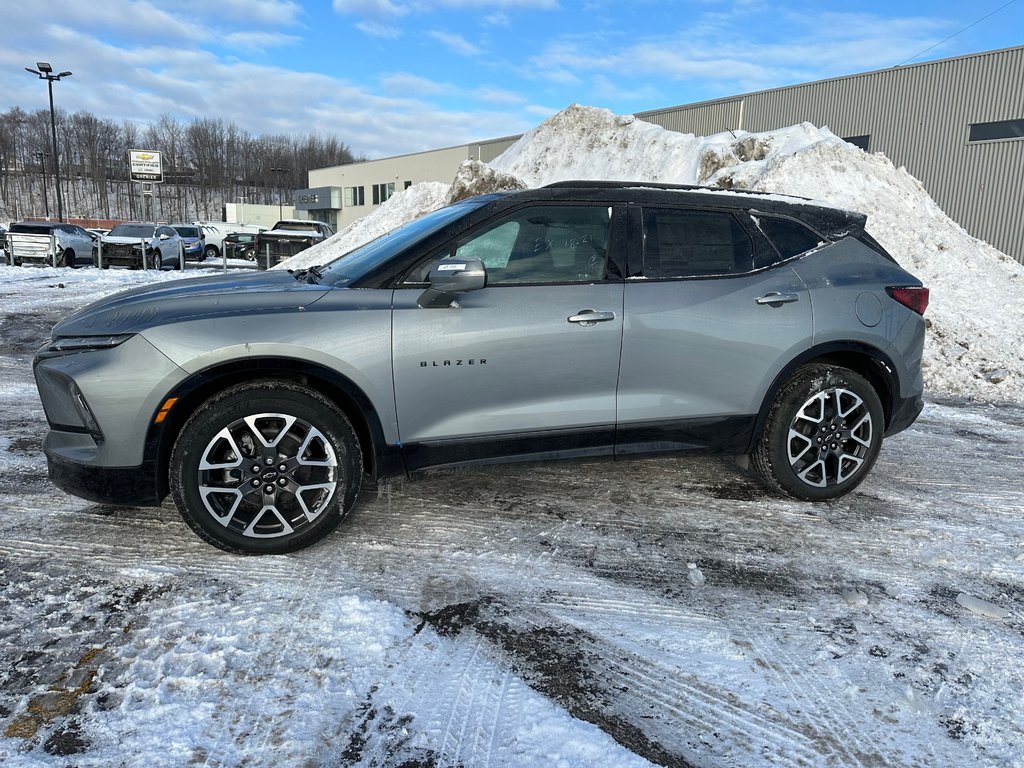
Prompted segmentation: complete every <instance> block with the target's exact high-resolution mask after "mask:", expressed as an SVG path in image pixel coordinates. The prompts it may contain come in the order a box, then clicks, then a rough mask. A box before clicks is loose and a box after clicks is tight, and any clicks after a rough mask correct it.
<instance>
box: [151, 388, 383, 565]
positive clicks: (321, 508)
mask: <svg viewBox="0 0 1024 768" xmlns="http://www.w3.org/2000/svg"><path fill="white" fill-rule="evenodd" d="M247 419H248V421H246V420H247ZM289 419H293V421H291V422H289V421H288V420H289ZM257 432H258V433H259V435H262V437H259V436H258V435H257ZM268 441H269V442H268ZM236 451H237V452H236ZM238 454H241V458H239V456H238ZM204 464H205V466H204ZM362 475H363V459H362V453H361V452H360V449H359V441H358V439H357V438H356V435H355V432H354V430H353V429H352V425H351V424H350V423H349V421H348V419H347V418H346V417H345V415H344V414H343V413H342V412H341V411H340V410H339V409H338V408H337V406H335V405H334V403H332V402H330V401H329V400H328V399H327V398H325V397H324V396H323V395H321V394H319V393H318V392H314V391H312V390H309V389H307V388H305V387H303V386H300V385H298V384H294V383H291V382H282V381H272V380H265V381H254V382H248V383H245V384H240V385H238V386H235V387H231V388H230V389H227V390H225V391H224V392H221V393H220V394H218V395H215V396H214V397H212V398H211V399H209V400H207V401H206V402H205V403H204V404H203V405H202V406H200V407H199V408H198V409H197V410H196V411H195V413H193V414H192V416H191V417H189V419H188V421H186V422H185V425H184V426H183V427H182V429H181V432H180V433H179V435H178V438H177V440H176V442H175V444H174V449H173V451H172V452H171V461H170V468H169V478H168V479H169V483H170V488H171V495H172V497H173V498H174V503H175V505H177V507H178V511H179V512H180V513H181V516H182V517H183V518H184V520H185V522H186V523H187V524H188V526H189V527H190V528H191V529H192V530H193V531H195V533H196V534H198V535H199V536H200V537H201V538H202V539H204V540H205V541H207V542H209V543H210V544H213V545H214V546H215V547H219V548H220V549H224V550H227V551H228V552H235V553H238V554H280V553H282V552H291V551H294V550H296V549H301V548H303V547H307V546H309V545H310V544H313V543H314V542H316V541H319V540H320V539H322V538H323V537H325V536H327V535H328V534H329V533H330V532H331V531H333V530H334V529H335V528H337V527H338V525H339V524H340V523H341V522H342V520H344V519H345V517H346V516H347V515H348V513H349V511H350V510H351V509H352V506H353V504H355V500H356V497H357V496H358V494H359V486H360V483H361V481H362ZM211 489H214V490H211Z"/></svg>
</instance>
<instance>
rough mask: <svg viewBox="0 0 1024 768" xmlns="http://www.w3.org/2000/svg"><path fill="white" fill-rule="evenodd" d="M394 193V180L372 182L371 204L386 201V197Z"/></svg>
mask: <svg viewBox="0 0 1024 768" xmlns="http://www.w3.org/2000/svg"><path fill="white" fill-rule="evenodd" d="M393 194H395V182H393V181H392V182H390V183H388V184H374V185H373V204H374V205H380V204H381V203H384V202H387V199H388V198H389V197H391V196H392V195H393Z"/></svg>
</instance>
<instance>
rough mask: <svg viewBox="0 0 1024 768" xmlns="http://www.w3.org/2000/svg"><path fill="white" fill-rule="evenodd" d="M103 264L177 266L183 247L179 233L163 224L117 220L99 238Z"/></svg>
mask: <svg viewBox="0 0 1024 768" xmlns="http://www.w3.org/2000/svg"><path fill="white" fill-rule="evenodd" d="M101 243H102V245H103V255H102V260H103V267H109V266H111V265H120V266H125V267H130V268H132V269H177V268H178V267H180V266H181V253H182V249H183V247H184V245H183V241H182V239H181V236H180V235H178V233H177V232H176V231H175V230H174V228H173V227H169V226H167V225H166V224H133V223H129V222H126V223H124V224H118V225H117V226H116V227H114V228H113V229H112V230H110V232H109V233H107V234H106V235H104V236H103V237H102V238H101Z"/></svg>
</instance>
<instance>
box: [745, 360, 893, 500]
mask: <svg viewBox="0 0 1024 768" xmlns="http://www.w3.org/2000/svg"><path fill="white" fill-rule="evenodd" d="M884 431H885V421H884V415H883V413H882V403H881V401H880V400H879V397H878V393H876V392H875V389H874V387H872V386H871V384H870V383H869V382H868V381H867V379H865V378H864V377H863V376H861V375H859V374H857V373H854V372H853V371H850V370H848V369H846V368H840V367H837V366H832V365H808V366H804V367H803V368H800V369H798V370H797V372H796V373H795V374H794V375H793V377H792V378H791V379H790V380H789V381H788V382H787V383H786V384H785V385H784V386H783V387H782V389H781V390H780V392H779V394H778V396H777V397H776V398H775V402H774V403H773V404H772V406H771V411H770V412H769V414H768V418H767V421H766V422H765V425H764V430H763V432H762V433H761V437H760V439H759V440H758V444H757V447H756V448H755V450H754V452H753V454H751V456H750V464H751V467H752V469H753V470H754V474H755V476H756V477H757V478H758V480H759V481H760V482H761V483H762V484H763V485H765V486H766V487H767V488H769V489H770V490H774V491H779V492H782V493H785V494H787V495H789V496H794V497H796V498H798V499H805V500H810V501H815V500H823V499H833V498H836V497H838V496H842V495H843V494H845V493H849V492H850V491H852V490H853V489H854V488H856V487H857V486H858V485H860V483H861V482H862V481H863V480H864V478H865V477H866V476H867V474H868V472H869V471H870V470H871V467H872V466H873V465H874V463H875V459H876V458H877V457H878V452H879V450H880V449H881V447H882V435H883V433H884Z"/></svg>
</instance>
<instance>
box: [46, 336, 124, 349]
mask: <svg viewBox="0 0 1024 768" xmlns="http://www.w3.org/2000/svg"><path fill="white" fill-rule="evenodd" d="M134 335H135V334H134V333H121V334H118V335H116V336H68V337H65V338H62V339H53V340H52V341H51V342H50V343H49V344H47V345H46V346H45V347H44V348H43V349H41V350H40V354H46V353H50V354H63V353H66V352H85V351H86V350H93V349H111V348H112V347H116V346H118V345H119V344H124V343H125V342H126V341H128V339H130V338H131V337H132V336H134Z"/></svg>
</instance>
